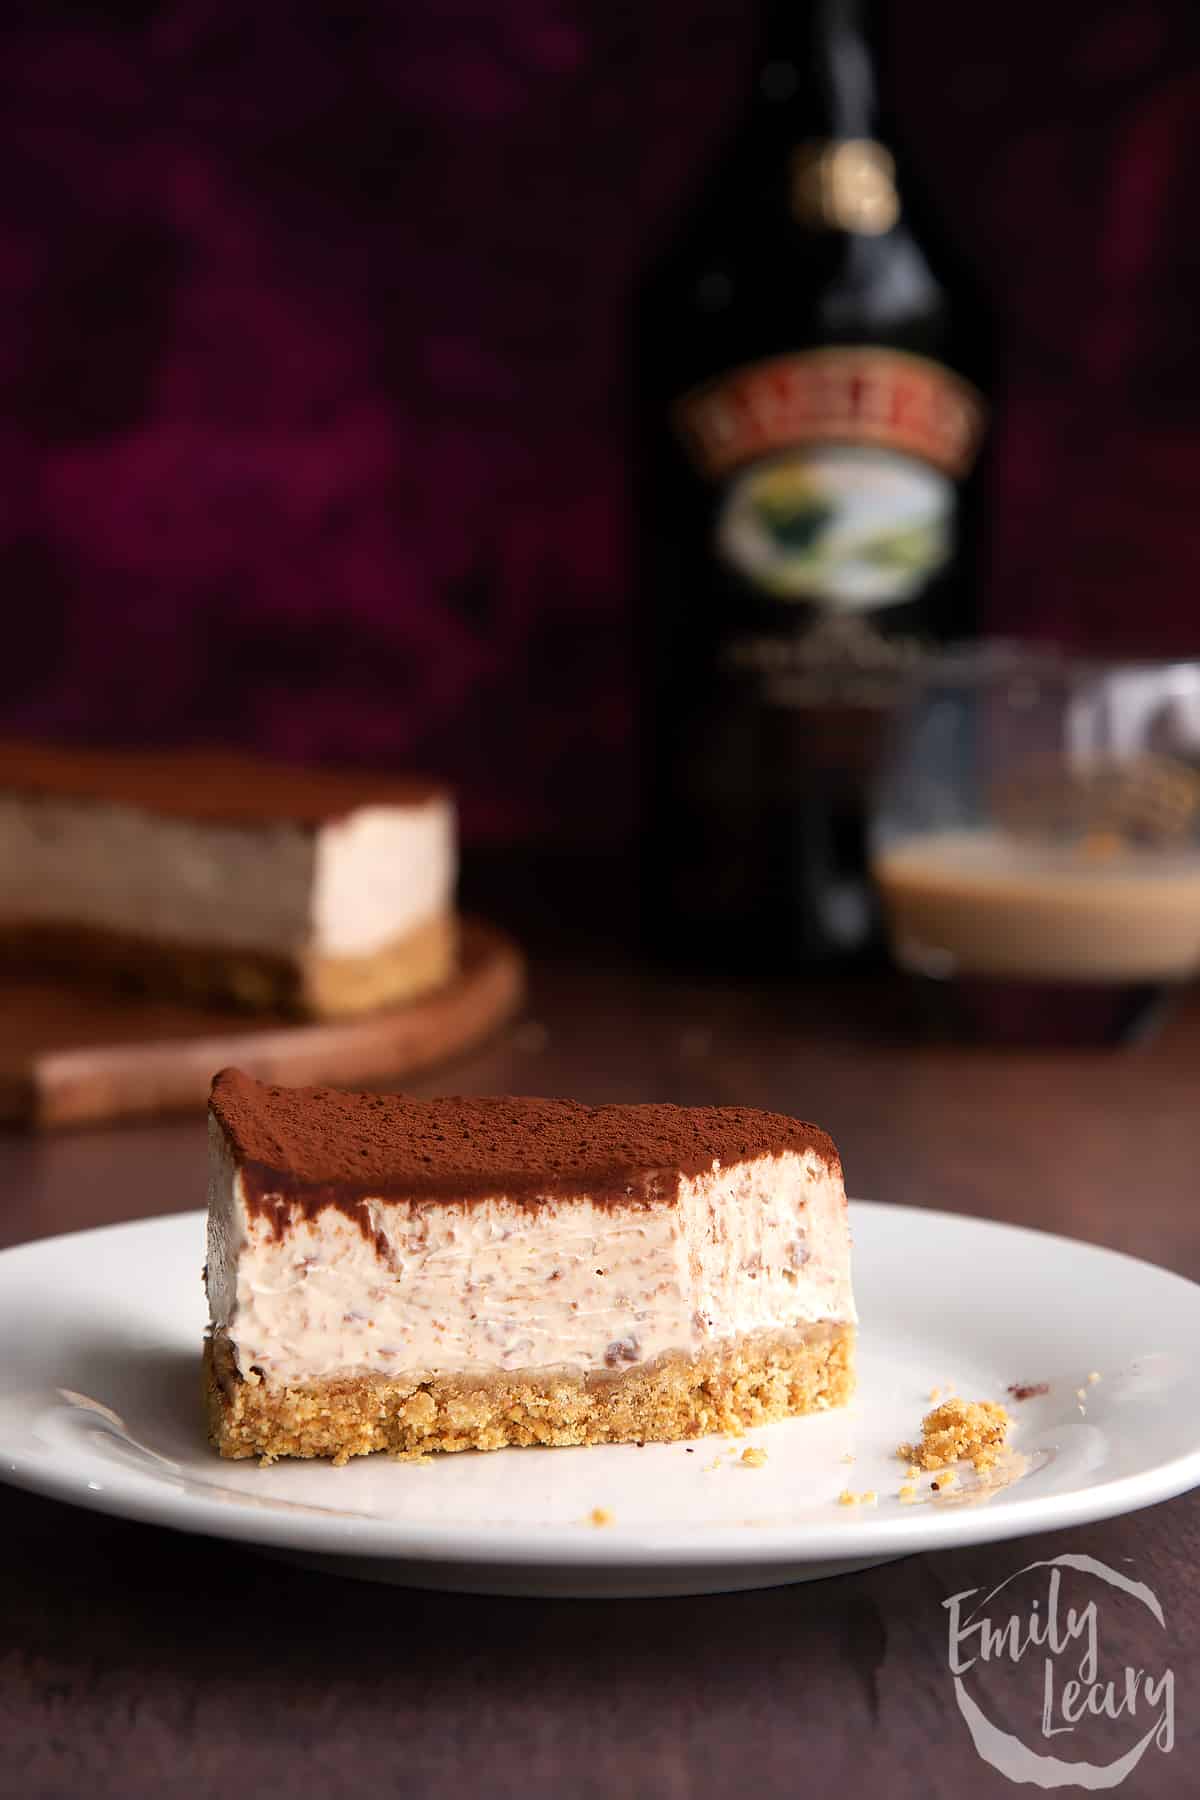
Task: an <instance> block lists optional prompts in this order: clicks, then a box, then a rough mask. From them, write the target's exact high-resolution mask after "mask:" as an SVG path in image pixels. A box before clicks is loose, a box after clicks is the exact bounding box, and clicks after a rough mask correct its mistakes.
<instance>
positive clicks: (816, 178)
mask: <svg viewBox="0 0 1200 1800" xmlns="http://www.w3.org/2000/svg"><path fill="white" fill-rule="evenodd" d="M792 212H793V214H794V216H795V217H796V218H797V219H798V220H799V222H800V223H801V224H802V225H809V226H817V227H819V228H822V229H824V230H826V231H830V230H833V231H855V232H861V233H862V234H863V235H865V236H867V237H878V236H880V235H882V233H883V232H885V231H890V230H891V228H892V226H893V225H894V224H895V223H896V220H897V219H898V218H899V217H900V199H899V196H898V195H897V193H896V164H895V161H894V159H893V157H892V155H891V152H890V151H888V150H885V149H884V147H883V145H882V144H877V143H876V142H875V140H874V139H873V138H836V139H828V138H818V139H815V140H813V141H812V142H810V143H804V144H799V145H797V147H796V149H795V150H793V152H792Z"/></svg>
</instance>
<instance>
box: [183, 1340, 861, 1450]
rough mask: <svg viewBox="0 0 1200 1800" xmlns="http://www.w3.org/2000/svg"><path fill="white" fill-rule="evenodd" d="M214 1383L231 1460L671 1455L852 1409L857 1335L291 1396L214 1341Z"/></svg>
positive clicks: (214, 1409)
mask: <svg viewBox="0 0 1200 1800" xmlns="http://www.w3.org/2000/svg"><path fill="white" fill-rule="evenodd" d="M204 1369H205V1388H206V1401H207V1411H208V1431H209V1437H210V1438H211V1440H212V1442H213V1444H214V1446H215V1448H216V1449H217V1450H219V1452H220V1453H221V1455H222V1456H225V1457H231V1458H235V1459H236V1458H243V1457H257V1458H259V1460H260V1461H262V1462H274V1461H275V1460H276V1459H277V1458H278V1457H281V1456H304V1457H318V1456H319V1457H330V1458H332V1460H333V1461H334V1462H335V1463H345V1462H348V1461H349V1460H350V1458H351V1457H352V1456H368V1455H370V1454H371V1453H372V1452H373V1451H377V1450H384V1451H387V1452H389V1453H390V1454H391V1455H393V1456H400V1457H407V1458H414V1457H420V1456H424V1455H425V1454H426V1453H427V1452H429V1451H431V1450H499V1449H501V1448H503V1447H504V1446H505V1445H510V1444H511V1445H517V1444H564V1445H565V1444H626V1443H638V1442H639V1441H640V1442H644V1443H654V1442H657V1443H666V1442H671V1441H673V1440H677V1439H679V1438H697V1437H703V1436H706V1435H710V1434H713V1433H719V1432H730V1431H741V1430H744V1429H745V1428H746V1427H748V1426H755V1425H767V1424H770V1423H771V1422H772V1421H773V1420H776V1419H785V1418H789V1417H791V1416H793V1415H794V1414H797V1413H810V1412H823V1411H826V1410H827V1409H828V1408H829V1407H833V1406H844V1405H845V1403H846V1402H847V1401H848V1400H849V1399H850V1396H851V1394H852V1393H853V1391H854V1327H853V1325H846V1324H833V1323H822V1324H818V1325H809V1326H806V1327H804V1329H803V1330H801V1331H794V1332H787V1333H784V1332H755V1333H752V1334H748V1335H746V1336H744V1337H741V1338H737V1339H735V1340H734V1341H733V1342H732V1343H729V1344H722V1345H720V1346H719V1347H717V1348H715V1349H711V1350H706V1351H704V1352H702V1353H701V1354H699V1355H697V1356H684V1355H668V1356H664V1357H660V1358H659V1359H658V1360H657V1361H656V1362H654V1363H649V1364H646V1365H644V1366H641V1367H638V1368H633V1369H629V1370H625V1371H622V1372H621V1373H620V1374H616V1375H610V1374H608V1373H607V1372H604V1373H601V1374H597V1375H584V1374H580V1373H578V1372H576V1371H572V1370H568V1369H558V1370H546V1369H540V1370H539V1369H530V1370H517V1371H514V1372H512V1373H507V1372H506V1373H504V1374H496V1375H491V1374H480V1375H443V1376H419V1375H414V1376H412V1377H409V1378H407V1379H406V1378H405V1377H403V1376H397V1377H391V1376H388V1377H383V1376H376V1375H357V1376H339V1377H336V1378H333V1379H328V1380H324V1381H312V1382H304V1383H299V1384H297V1385H295V1386H288V1385H286V1384H284V1383H282V1382H273V1381H270V1380H261V1379H258V1378H254V1377H252V1378H250V1379H247V1378H245V1377H243V1376H242V1375H241V1374H240V1373H239V1372H238V1369H237V1364H236V1360H235V1357H234V1353H233V1347H232V1345H231V1344H230V1342H229V1340H228V1338H227V1337H226V1336H225V1335H224V1334H223V1333H221V1332H217V1333H216V1334H215V1335H214V1337H213V1338H212V1339H211V1340H210V1341H209V1342H207V1343H206V1344H205V1346H204ZM763 1455H764V1458H765V1452H764V1453H763ZM743 1460H744V1459H743ZM752 1466H753V1464H752Z"/></svg>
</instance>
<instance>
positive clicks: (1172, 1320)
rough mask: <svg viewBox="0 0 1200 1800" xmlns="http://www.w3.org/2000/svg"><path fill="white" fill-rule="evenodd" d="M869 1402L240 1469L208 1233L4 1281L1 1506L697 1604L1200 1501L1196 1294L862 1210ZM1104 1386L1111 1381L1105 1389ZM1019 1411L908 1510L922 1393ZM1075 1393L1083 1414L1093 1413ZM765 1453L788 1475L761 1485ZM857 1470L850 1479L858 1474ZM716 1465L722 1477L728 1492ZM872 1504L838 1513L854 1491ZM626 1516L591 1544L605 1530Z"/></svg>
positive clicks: (1091, 1253)
mask: <svg viewBox="0 0 1200 1800" xmlns="http://www.w3.org/2000/svg"><path fill="white" fill-rule="evenodd" d="M852 1221H853V1227H854V1236H855V1286H856V1289H857V1295H858V1302H859V1309H860V1312H861V1314H862V1318H863V1326H862V1331H861V1337H860V1349H859V1393H858V1398H857V1399H856V1401H855V1402H854V1404H853V1406H852V1407H850V1408H849V1409H847V1410H845V1411H842V1412H838V1413H824V1414H820V1415H817V1416H815V1417H812V1418H805V1419H795V1420H790V1421H787V1422H785V1423H783V1424H780V1425H771V1426H767V1427H764V1428H762V1429H759V1430H756V1431H752V1432H750V1433H749V1434H748V1436H747V1438H746V1439H745V1440H743V1441H739V1442H735V1441H733V1440H729V1439H719V1438H716V1439H714V1438H706V1439H702V1440H700V1441H698V1442H697V1443H696V1444H695V1445H694V1446H692V1447H691V1448H690V1449H689V1448H686V1447H685V1446H684V1445H682V1444H653V1445H651V1444H648V1445H646V1447H645V1448H644V1449H640V1450H639V1449H638V1448H637V1446H636V1445H620V1446H614V1447H612V1448H598V1449H584V1450H503V1451H498V1452H494V1453H492V1454H490V1455H479V1454H466V1455H459V1456H445V1457H437V1458H431V1459H429V1460H428V1461H427V1462H424V1463H419V1464H413V1463H400V1462H391V1461H389V1460H388V1459H387V1458H386V1457H378V1456H376V1457H364V1458H361V1459H359V1460H358V1461H356V1462H353V1463H351V1464H349V1465H348V1466H347V1467H346V1468H342V1469H335V1468H333V1467H331V1466H330V1465H328V1464H325V1463H302V1462H294V1463H277V1464H276V1465H275V1466H274V1467H272V1468H269V1469H260V1468H259V1467H258V1466H257V1465H256V1464H253V1463H228V1462H221V1461H220V1460H219V1459H218V1458H217V1457H216V1456H215V1455H214V1454H213V1453H212V1451H211V1450H210V1449H209V1448H208V1445H207V1443H206V1442H205V1438H204V1433H203V1428H202V1424H201V1411H200V1373H199V1346H200V1340H201V1336H202V1333H203V1329H204V1322H205V1307H204V1299H203V1293H202V1288H201V1280H200V1270H201V1264H202V1262H203V1257H204V1220H203V1215H202V1214H200V1213H186V1214H182V1215H178V1216H176V1217H173V1218H165V1219H152V1220H149V1221H147V1222H144V1223H137V1224H130V1225H118V1226H112V1227H110V1228H108V1229H106V1230H101V1231H88V1232H80V1233H77V1234H75V1235H73V1236H69V1237H60V1238H51V1239H47V1240H44V1241H43V1242H40V1243H34V1244H27V1245H23V1246H21V1247H20V1248H18V1249H16V1250H9V1251H6V1252H5V1253H4V1254H3V1255H0V1478H3V1479H4V1480H7V1481H9V1482H12V1483H15V1484H16V1485H17V1486H20V1487H25V1488H30V1489H33V1490H34V1491H35V1492H37V1493H42V1494H49V1495H52V1496H53V1497H54V1498H55V1499H58V1500H66V1501H70V1502H72V1503H74V1504H75V1505H78V1506H86V1507H91V1508H94V1509H96V1510H98V1511H100V1512H109V1513H116V1514H119V1515H120V1516H122V1517H124V1518H131V1519H142V1520H148V1521H150V1522H152V1523H154V1524H156V1525H168V1526H172V1527H174V1528H176V1529H177V1530H180V1531H193V1532H203V1533H206V1534H208V1535H210V1536H213V1537H222V1538H231V1539H235V1540H237V1541H238V1542H241V1543H244V1544H252V1545H257V1546H259V1547H261V1548H262V1549H264V1550H269V1551H274V1552H275V1553H276V1554H283V1555H287V1556H291V1557H295V1558H298V1559H300V1560H303V1561H306V1562H308V1563H310V1564H314V1565H316V1566H328V1567H331V1568H334V1569H336V1570H338V1571H339V1572H341V1573H344V1574H353V1575H367V1576H373V1577H375V1578H378V1579H384V1580H390V1581H398V1582H405V1583H409V1584H413V1585H418V1586H423V1587H438V1588H455V1589H461V1590H466V1591H473V1592H480V1593H514V1594H576V1595H583V1594H608V1595H626V1594H679V1593H706V1592H714V1593H715V1592H718V1591H721V1590H726V1589H733V1588H749V1587H765V1586H770V1585H773V1584H775V1583H777V1582H786V1581H803V1580H807V1579H810V1578H811V1577H814V1576H818V1575H829V1574H834V1573H838V1572H840V1571H842V1570H844V1569H847V1568H854V1567H861V1566H865V1565H866V1564H868V1563H872V1562H882V1561H885V1560H887V1559H888V1558H889V1557H896V1556H903V1555H906V1554H908V1553H910V1552H912V1551H918V1550H934V1549H940V1548H942V1547H943V1546H947V1545H952V1544H959V1545H961V1544H970V1543H982V1542H984V1541H986V1540H988V1539H993V1538H1005V1537H1016V1536H1019V1535H1021V1534H1024V1533H1026V1532H1032V1531H1045V1530H1050V1529H1054V1528H1059V1527H1063V1526H1070V1525H1080V1524H1083V1523H1085V1522H1086V1521H1089V1520H1093V1519H1102V1518H1107V1517H1110V1516H1112V1515H1113V1514H1116V1513H1124V1512H1129V1511H1132V1510H1133V1509H1134V1508H1136V1507H1139V1506H1148V1505H1150V1504H1151V1503H1152V1502H1153V1501H1156V1500H1163V1499H1166V1498H1168V1497H1169V1496H1171V1495H1173V1494H1178V1493H1181V1492H1182V1491H1183V1490H1184V1489H1186V1488H1189V1487H1192V1486H1194V1485H1196V1484H1198V1483H1200V1414H1198V1413H1197V1410H1196V1406H1195V1396H1196V1393H1197V1391H1200V1287H1197V1286H1196V1285H1194V1284H1193V1283H1191V1282H1189V1281H1185V1280H1183V1279H1181V1278H1180V1277H1179V1276H1176V1275H1171V1274H1168V1273H1167V1272H1166V1271H1165V1270H1162V1269H1157V1268H1154V1267H1152V1266H1151V1265H1150V1264H1148V1263H1142V1262H1136V1261H1134V1260H1133V1259H1132V1258H1130V1257H1126V1256H1120V1255H1117V1254H1116V1253H1115V1252H1113V1251H1108V1250H1098V1249H1095V1248H1092V1247H1090V1246H1088V1245H1085V1244H1077V1243H1072V1242H1070V1241H1069V1240H1067V1239H1065V1238H1057V1237H1049V1236H1046V1235H1044V1234H1043V1233H1040V1232H1031V1231H1022V1230H1018V1229H1016V1228H1014V1227H1012V1226H1006V1225H996V1224H991V1223H988V1222H985V1221H980V1220H972V1219H963V1218H957V1217H954V1216H952V1215H950V1214H946V1213H932V1212H923V1211H916V1210H914V1209H911V1208H902V1207H889V1206H880V1205H871V1204H868V1203H866V1202H863V1201H859V1202H857V1203H855V1204H854V1205H853V1207H852ZM1093 1372H1095V1373H1097V1374H1098V1375H1099V1376H1100V1380H1098V1381H1092V1382H1089V1379H1088V1377H1089V1375H1090V1374H1092V1373H1093ZM1041 1382H1047V1383H1049V1392H1048V1393H1046V1394H1045V1395H1042V1396H1040V1397H1036V1398H1032V1399H1028V1400H1026V1401H1025V1402H1023V1403H1021V1404H1018V1403H1016V1402H1013V1401H1011V1400H1009V1401H1008V1403H1009V1405H1010V1407H1011V1410H1012V1412H1013V1414H1014V1417H1015V1420H1016V1428H1015V1431H1014V1434H1013V1443H1014V1452H1015V1454H1014V1456H1013V1459H1012V1462H1011V1464H1010V1465H1009V1466H1008V1467H1007V1468H1006V1469H1005V1470H1004V1472H1003V1476H1002V1479H1001V1482H1000V1483H999V1485H996V1486H994V1487H983V1486H981V1485H979V1484H978V1483H977V1482H976V1481H975V1480H974V1478H973V1477H972V1476H970V1475H967V1476H964V1477H963V1478H961V1479H960V1482H959V1483H958V1485H957V1487H956V1488H953V1489H951V1490H950V1491H949V1492H942V1493H937V1494H934V1493H933V1492H932V1491H931V1490H930V1486H929V1483H930V1480H931V1478H930V1477H928V1476H925V1477H923V1478H922V1480H921V1482H920V1484H919V1495H918V1499H917V1501H916V1503H909V1504H905V1503H903V1502H902V1501H901V1500H900V1498H899V1490H900V1487H901V1485H902V1484H903V1483H904V1480H905V1472H904V1468H903V1465H902V1464H901V1463H900V1462H899V1461H897V1459H896V1456H895V1454H894V1452H895V1447H896V1445H897V1443H898V1442H899V1441H900V1440H901V1439H903V1438H907V1437H910V1436H912V1435H914V1434H915V1433H916V1432H917V1431H918V1428H919V1422H920V1418H921V1415H922V1413H924V1412H925V1411H927V1410H928V1407H929V1405H930V1391H931V1389H932V1388H934V1387H940V1388H942V1389H946V1388H947V1387H948V1386H949V1385H951V1384H953V1386H954V1387H955V1388H956V1389H957V1391H958V1392H959V1393H960V1394H961V1395H963V1397H964V1398H967V1399H1000V1400H1007V1399H1008V1396H1007V1393H1006V1390H1007V1389H1008V1387H1009V1386H1010V1384H1013V1383H1030V1384H1033V1383H1041ZM1080 1389H1082V1390H1083V1397H1082V1399H1081V1398H1079V1396H1078V1390H1080ZM748 1445H757V1446H761V1447H762V1448H763V1449H765V1450H766V1451H767V1453H768V1456H767V1461H766V1463H765V1464H764V1465H762V1466H760V1467H754V1466H752V1465H748V1464H745V1463H743V1462H742V1461H741V1457H742V1452H743V1450H744V1449H745V1448H746V1447H747V1446H748ZM849 1459H853V1460H849ZM714 1464H716V1467H714V1466H713V1465H714ZM844 1489H846V1490H850V1491H851V1492H854V1493H863V1492H864V1491H866V1490H871V1489H873V1490H875V1492H876V1494H877V1495H878V1498H877V1500H876V1501H875V1502H874V1503H866V1504H857V1505H852V1506H849V1505H841V1504H839V1499H838V1496H839V1494H840V1493H841V1492H842V1491H843V1490H844ZM596 1508H601V1509H604V1510H605V1511H606V1512H608V1513H610V1514H611V1515H612V1518H611V1522H610V1523H607V1524H603V1525H596V1524H594V1523H592V1521H591V1514H592V1512H593V1510H594V1509H596Z"/></svg>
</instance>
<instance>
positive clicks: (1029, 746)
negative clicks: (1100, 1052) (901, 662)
mask: <svg viewBox="0 0 1200 1800" xmlns="http://www.w3.org/2000/svg"><path fill="white" fill-rule="evenodd" d="M872 870H873V874H874V877H875V882H876V885H877V889H878V893H879V897H880V902H881V905H882V908H883V913H884V918H885V921H886V924H887V930H888V936H889V940H890V943H891V946H892V951H893V954H894V956H895V958H896V961H897V962H898V963H899V965H900V966H901V967H902V968H903V969H905V970H906V971H907V972H908V973H909V974H910V975H911V976H912V977H913V978H914V981H915V982H916V984H917V985H918V987H919V988H920V989H921V991H922V994H923V999H924V1005H925V1008H926V1010H927V1012H928V1015H929V1017H930V1019H931V1020H932V1021H933V1022H934V1023H935V1024H937V1025H938V1026H940V1027H941V1028H942V1029H943V1030H945V1031H946V1032H948V1033H950V1034H952V1035H955V1036H965V1037H975V1038H979V1039H981V1040H985V1041H996V1040H1006V1039H1008V1040H1015V1041H1023V1042H1067V1043H1072V1042H1074V1043H1092V1042H1095V1043H1100V1042H1111V1041H1119V1040H1121V1039H1123V1038H1127V1037H1130V1036H1132V1035H1135V1034H1136V1033H1137V1032H1138V1031H1139V1030H1142V1029H1145V1027H1146V1026H1147V1024H1148V1023H1149V1022H1150V1021H1152V1019H1153V1018H1154V1017H1155V1016H1156V1013H1157V1011H1158V1009H1159V1005H1160V1003H1161V1001H1162V1000H1163V997H1164V996H1165V995H1166V994H1168V993H1169V992H1170V991H1172V990H1173V989H1174V988H1176V987H1178V986H1179V985H1180V984H1182V983H1184V982H1186V981H1188V980H1190V979H1191V978H1192V976H1193V975H1194V974H1195V973H1196V972H1197V970H1198V969H1200V668H1197V666H1196V665H1193V664H1189V663H1163V664H1152V663H1144V664H1122V665H1103V664H1096V663H1085V662H1079V661H1073V660H1070V659H1066V658H1062V657H1056V656H1054V655H1052V654H1047V653H1043V652H1036V651H1022V650H1020V649H1016V648H1009V647H1003V648H1002V647H995V648H992V649H987V648H985V649H983V650H981V651H978V652H976V653H974V654H960V655H957V656H951V657H947V658H944V659H941V660H940V661H939V662H937V663H935V664H934V665H933V666H932V667H931V668H930V670H929V671H928V673H927V675H926V676H925V678H924V679H923V681H922V682H921V684H920V686H919V688H918V689H917V690H916V692H915V693H914V696H913V699H912V702H911V704H910V706H909V707H908V708H907V710H906V711H905V712H904V714H903V715H902V716H901V718H900V719H899V721H898V724H897V727H896V731H895V734H894V738H893V743H892V746H891V751H890V754H889V756H888V758H887V760H886V766H885V770H884V774H883V777H882V780H881V783H880V788H879V793H878V796H877V805H876V809H875V816H874V822H873V828H872Z"/></svg>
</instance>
